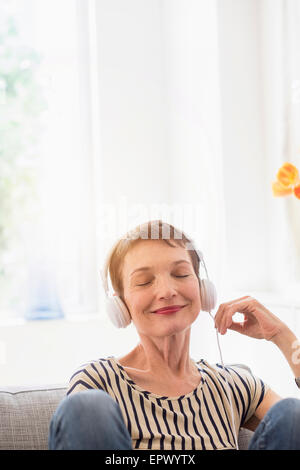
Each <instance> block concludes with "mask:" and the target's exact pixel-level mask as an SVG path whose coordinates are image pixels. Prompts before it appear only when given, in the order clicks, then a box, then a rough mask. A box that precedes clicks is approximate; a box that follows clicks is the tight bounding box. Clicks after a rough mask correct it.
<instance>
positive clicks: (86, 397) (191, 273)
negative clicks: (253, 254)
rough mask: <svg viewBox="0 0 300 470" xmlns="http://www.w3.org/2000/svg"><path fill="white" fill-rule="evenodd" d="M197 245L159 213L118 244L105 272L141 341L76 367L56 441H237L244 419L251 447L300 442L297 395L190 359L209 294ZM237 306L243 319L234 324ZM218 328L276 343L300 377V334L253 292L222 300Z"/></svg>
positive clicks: (81, 445) (78, 445)
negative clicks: (299, 351) (297, 349)
mask: <svg viewBox="0 0 300 470" xmlns="http://www.w3.org/2000/svg"><path fill="white" fill-rule="evenodd" d="M155 228H156V229H157V231H156V232H155V231H154V229H155ZM166 229H168V230H166ZM166 233H168V234H169V236H168V237H166ZM191 247H193V244H192V242H191V240H190V239H188V238H187V237H186V236H185V235H184V234H183V233H182V232H179V231H178V230H177V229H175V228H174V227H173V226H171V225H169V224H163V223H162V222H161V221H152V222H148V223H146V224H144V225H142V226H138V227H137V229H135V230H134V231H132V232H129V233H128V234H127V235H126V237H125V238H122V239H120V240H119V241H118V242H117V243H116V245H115V246H114V247H113V249H112V251H111V253H110V255H109V256H108V259H107V263H106V270H107V271H108V272H109V273H110V279H111V283H112V287H113V289H114V291H115V294H114V295H118V297H119V299H121V301H122V302H123V304H122V305H123V307H124V308H123V310H124V312H125V317H124V318H125V324H124V325H122V326H126V324H127V323H129V322H130V321H132V322H133V324H134V326H135V328H136V329H137V332H138V335H139V338H140V342H139V344H138V345H137V346H135V347H134V348H133V349H132V350H131V351H130V352H129V353H128V354H126V355H125V356H123V357H120V358H115V357H114V356H109V357H107V358H101V359H99V360H98V361H93V362H90V363H88V364H85V365H83V366H81V367H80V368H79V369H78V370H77V371H76V372H75V373H74V374H73V375H72V377H71V379H70V384H69V388H68V391H67V396H66V397H65V398H64V399H63V400H62V402H61V403H60V405H59V407H58V409H57V410H56V412H55V414H54V416H53V417H52V421H51V425H50V434H49V448H50V449H110V450H113V449H118V450H123V449H165V450H167V449H234V448H237V439H236V436H237V434H238V431H239V429H240V427H241V426H243V427H247V428H249V429H251V430H255V433H254V436H253V438H252V441H251V443H250V447H249V448H250V449H258V448H267V449H270V448H282V449H286V448H300V438H299V436H300V433H299V424H298V423H299V422H300V420H299V417H300V401H299V400H297V399H292V398H289V399H284V400H283V399H281V397H279V396H278V395H277V394H276V393H275V392H274V391H272V390H271V388H270V387H269V386H268V385H266V384H265V383H264V382H263V381H262V380H261V379H259V378H258V377H256V376H255V375H253V374H252V373H251V372H250V371H248V370H246V369H244V368H241V367H238V366H231V367H226V370H224V369H223V368H222V366H220V365H218V364H215V365H213V364H209V363H208V362H207V361H205V360H200V361H197V362H196V361H194V360H193V359H192V358H191V357H190V353H189V347H190V333H191V326H192V324H193V323H194V321H195V320H196V319H197V317H198V315H199V312H200V311H201V309H202V308H203V300H204V296H205V292H204V291H203V283H202V282H201V281H200V277H199V257H198V255H197V253H196V251H195V250H193V249H191ZM166 307H169V310H166ZM236 312H240V313H243V314H244V316H245V322H243V323H235V322H233V319H232V317H233V315H234V314H235V313H236ZM126 315H127V317H128V318H127V320H128V321H127V320H126ZM124 318H123V320H122V321H124ZM215 327H216V328H217V329H218V331H219V333H220V334H225V333H226V331H227V330H228V329H231V330H235V331H237V332H239V333H242V334H246V335H248V336H251V337H254V338H258V339H265V340H267V341H271V342H273V343H274V344H276V345H277V346H278V347H279V348H280V349H281V351H282V352H283V354H284V355H285V357H286V359H287V361H288V363H289V365H290V367H291V369H292V371H293V373H294V375H295V377H300V365H297V364H294V362H297V361H293V360H292V353H293V352H294V349H292V348H293V346H292V345H293V344H295V343H294V342H295V341H296V340H297V338H296V337H295V335H294V334H293V333H292V331H291V330H290V329H289V328H288V327H287V326H286V325H285V324H284V323H283V322H282V321H281V320H279V319H278V318H277V317H276V316H275V315H273V314H272V313H271V312H270V311H269V310H267V309H266V308H265V307H264V306H263V305H261V304H260V303H259V302H258V301H256V300H255V299H253V298H251V297H243V298H240V299H236V300H233V301H231V302H227V303H224V304H222V305H220V307H219V308H218V310H217V313H216V315H215ZM77 392H80V393H77ZM258 424H259V425H258Z"/></svg>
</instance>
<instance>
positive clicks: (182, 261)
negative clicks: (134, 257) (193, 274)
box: [130, 259, 191, 276]
mask: <svg viewBox="0 0 300 470" xmlns="http://www.w3.org/2000/svg"><path fill="white" fill-rule="evenodd" d="M179 263H188V264H191V263H190V262H189V261H187V260H186V259H180V260H178V261H174V262H173V263H171V264H179ZM151 268H153V266H142V267H141V268H137V269H135V270H134V271H132V273H131V274H130V276H132V275H133V274H134V273H136V272H137V271H149V269H151Z"/></svg>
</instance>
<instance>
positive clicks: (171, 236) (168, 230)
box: [104, 220, 200, 301]
mask: <svg viewBox="0 0 300 470" xmlns="http://www.w3.org/2000/svg"><path fill="white" fill-rule="evenodd" d="M148 239H150V240H163V241H164V242H165V243H167V245H169V246H172V247H174V248H175V247H176V245H177V246H181V247H183V248H186V249H187V250H188V253H189V256H190V258H191V261H192V265H193V268H194V271H195V274H196V276H197V277H198V280H199V283H200V279H199V257H198V255H197V252H196V251H195V248H194V244H193V242H192V240H191V239H190V238H188V237H187V236H186V235H185V234H184V233H183V232H182V231H180V230H178V229H176V228H175V227H174V226H173V225H171V224H168V223H166V222H162V221H161V220H152V221H149V222H145V223H144V224H141V225H138V226H137V227H135V228H134V229H133V230H130V231H129V232H127V233H126V235H125V236H124V237H122V238H121V239H119V240H118V241H117V242H116V243H115V244H114V245H113V247H112V248H111V250H110V253H109V255H108V257H107V259H106V262H105V265H104V276H105V277H106V278H107V275H108V272H109V276H110V280H111V284H112V287H113V289H114V292H116V294H117V295H118V296H119V297H121V299H122V300H123V301H124V286H123V277H122V270H123V265H124V259H125V256H126V254H127V253H128V252H129V251H130V250H131V249H132V248H133V247H134V246H135V245H136V244H137V243H138V242H139V241H140V240H148ZM170 240H172V241H173V242H174V244H172V243H171V242H170Z"/></svg>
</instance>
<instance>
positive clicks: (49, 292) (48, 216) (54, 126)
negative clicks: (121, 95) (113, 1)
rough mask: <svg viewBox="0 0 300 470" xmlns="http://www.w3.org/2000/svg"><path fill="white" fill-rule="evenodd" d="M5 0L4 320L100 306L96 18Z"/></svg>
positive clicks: (62, 6)
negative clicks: (92, 124)
mask: <svg viewBox="0 0 300 470" xmlns="http://www.w3.org/2000/svg"><path fill="white" fill-rule="evenodd" d="M0 5H1V6H0V8H1V26H0V27H1V31H0V35H1V36H0V37H1V43H0V47H1V49H2V54H1V57H2V58H1V62H2V67H1V71H0V97H1V124H0V125H1V134H2V135H1V144H0V145H1V148H0V151H1V153H0V170H1V175H0V178H1V181H0V191H1V194H0V199H1V207H0V210H1V213H0V283H1V288H0V290H1V300H0V311H1V317H2V318H3V317H11V316H20V315H21V316H23V315H25V316H26V317H27V318H53V317H60V316H63V315H64V314H67V313H86V312H93V311H95V310H96V308H97V290H96V287H95V286H96V267H95V236H94V233H95V232H94V229H95V227H94V218H93V198H92V194H93V174H92V155H91V144H90V141H91V140H90V130H89V129H90V128H89V126H88V124H89V118H90V112H91V110H90V102H91V99H90V92H91V88H90V84H89V63H88V57H89V56H88V54H86V48H87V45H88V42H89V37H88V34H87V28H86V21H88V19H87V16H82V15H80V5H81V2H79V1H73V0H64V1H63V2H61V1H58V0H45V1H43V2H41V1H39V0H18V1H7V2H5V1H2V2H1V4H0ZM86 5H87V3H86ZM86 11H87V9H86Z"/></svg>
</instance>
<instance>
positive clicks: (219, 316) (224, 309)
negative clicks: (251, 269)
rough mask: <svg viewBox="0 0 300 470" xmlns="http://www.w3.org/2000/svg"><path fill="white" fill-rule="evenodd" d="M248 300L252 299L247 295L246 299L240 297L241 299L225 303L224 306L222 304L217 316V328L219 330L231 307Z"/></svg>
mask: <svg viewBox="0 0 300 470" xmlns="http://www.w3.org/2000/svg"><path fill="white" fill-rule="evenodd" d="M247 298H250V297H249V296H248V295H245V296H244V297H240V298H239V299H233V300H230V301H229V302H223V303H222V304H220V306H219V308H218V310H217V312H216V314H215V327H216V328H218V327H219V326H220V325H221V321H222V318H223V316H224V315H225V314H226V311H227V310H228V308H229V307H231V306H232V305H234V304H236V303H237V302H241V301H243V300H245V299H247Z"/></svg>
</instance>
